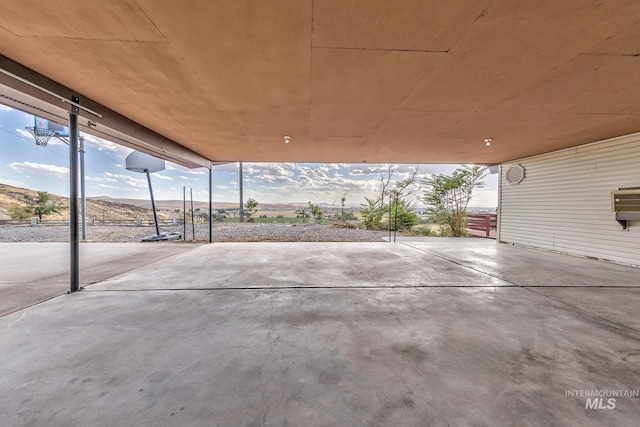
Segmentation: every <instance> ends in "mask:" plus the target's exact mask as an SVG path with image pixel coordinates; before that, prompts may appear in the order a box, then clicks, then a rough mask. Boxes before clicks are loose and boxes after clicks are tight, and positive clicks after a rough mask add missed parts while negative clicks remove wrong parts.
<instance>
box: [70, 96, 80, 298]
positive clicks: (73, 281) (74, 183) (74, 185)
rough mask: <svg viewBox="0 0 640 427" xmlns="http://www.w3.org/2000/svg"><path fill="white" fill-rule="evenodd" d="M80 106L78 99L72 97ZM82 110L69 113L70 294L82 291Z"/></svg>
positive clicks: (78, 109) (74, 106)
mask: <svg viewBox="0 0 640 427" xmlns="http://www.w3.org/2000/svg"><path fill="white" fill-rule="evenodd" d="M71 100H72V101H73V102H74V103H76V104H78V103H79V102H80V99H78V97H75V96H73V97H71ZM79 112H80V108H78V107H77V106H76V105H73V106H72V107H71V112H70V113H69V246H70V256H71V260H70V261H71V262H70V265H69V270H70V271H69V293H73V292H76V291H78V290H79V289H80V241H79V239H78V113H79Z"/></svg>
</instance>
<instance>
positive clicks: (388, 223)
mask: <svg viewBox="0 0 640 427" xmlns="http://www.w3.org/2000/svg"><path fill="white" fill-rule="evenodd" d="M387 231H388V232H389V243H391V194H389V220H388V221H387Z"/></svg>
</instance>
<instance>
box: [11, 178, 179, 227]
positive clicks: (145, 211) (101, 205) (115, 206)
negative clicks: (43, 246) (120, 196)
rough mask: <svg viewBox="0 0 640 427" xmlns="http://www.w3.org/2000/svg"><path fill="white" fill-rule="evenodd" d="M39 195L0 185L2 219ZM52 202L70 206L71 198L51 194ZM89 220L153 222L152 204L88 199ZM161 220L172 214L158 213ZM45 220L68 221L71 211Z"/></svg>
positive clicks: (49, 216)
mask: <svg viewBox="0 0 640 427" xmlns="http://www.w3.org/2000/svg"><path fill="white" fill-rule="evenodd" d="M37 194H38V192H37V191H35V190H29V189H26V188H18V187H12V186H10V185H6V184H0V219H11V217H10V216H9V207H10V206H11V205H13V204H16V205H21V206H24V205H25V201H24V200H25V196H26V197H36V196H37ZM50 200H51V201H52V202H56V203H62V204H63V205H65V206H69V198H68V197H62V196H58V195H55V194H51V197H50ZM86 208H87V218H95V219H96V220H102V219H104V220H130V219H135V218H142V219H143V220H145V221H153V211H152V210H151V202H147V207H144V206H142V205H140V206H138V205H134V204H129V203H120V202H118V201H110V200H93V199H90V198H87V201H86ZM158 216H159V217H160V218H170V213H167V212H158ZM45 219H54V220H56V219H57V220H68V219H69V210H68V209H65V210H64V211H62V213H60V214H55V215H48V216H46V217H45Z"/></svg>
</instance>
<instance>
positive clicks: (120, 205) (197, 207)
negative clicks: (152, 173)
mask: <svg viewBox="0 0 640 427" xmlns="http://www.w3.org/2000/svg"><path fill="white" fill-rule="evenodd" d="M37 193H38V192H37V191H35V190H29V189H26V188H17V187H12V186H10V185H6V184H0V219H10V216H9V207H10V206H11V205H12V204H18V205H25V202H24V199H25V196H28V197H35V196H36V195H37ZM51 201H54V202H57V203H62V204H64V205H65V206H69V199H68V198H67V197H62V196H58V195H55V194H52V195H51ZM258 202H259V201H258ZM86 205H87V218H95V219H96V220H103V219H104V220H130V219H135V218H142V219H143V220H145V221H146V220H149V221H153V211H152V210H151V200H143V199H125V198H112V197H107V196H99V197H87V200H86ZM318 205H320V207H322V208H323V209H324V210H326V211H332V212H337V211H338V210H339V209H340V208H339V206H331V205H329V204H328V203H319V204H318ZM182 207H183V201H182V200H156V209H157V211H158V217H160V218H161V219H162V218H166V219H168V218H171V217H172V216H176V215H177V216H179V215H181V214H182ZM308 207H309V204H308V202H307V203H305V202H298V203H259V204H258V213H257V215H268V216H269V217H272V216H273V217H275V216H278V215H283V216H285V217H295V211H296V210H297V209H300V208H308ZM190 209H191V203H190V202H189V201H187V212H189V210H190ZM193 209H194V211H195V212H208V211H209V203H208V202H201V201H194V202H193ZM218 209H224V210H226V211H228V212H229V213H231V214H232V215H231V216H235V215H237V211H238V210H239V202H238V203H229V202H214V203H213V210H214V211H216V210H218ZM46 219H59V220H66V219H69V210H68V209H67V210H64V211H63V212H62V213H61V214H57V215H49V216H48V217H46Z"/></svg>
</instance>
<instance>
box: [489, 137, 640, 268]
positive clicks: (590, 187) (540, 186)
mask: <svg viewBox="0 0 640 427" xmlns="http://www.w3.org/2000/svg"><path fill="white" fill-rule="evenodd" d="M517 164H521V165H522V166H524V167H525V169H526V176H525V178H524V180H523V181H522V182H521V183H520V184H517V185H513V184H509V182H508V181H507V180H506V178H505V177H506V173H507V171H508V170H509V168H510V167H512V166H514V165H517ZM500 185H501V188H500V225H499V227H500V233H499V238H500V241H502V242H505V243H513V244H518V245H525V246H531V247H536V248H541V249H546V250H552V251H558V252H563V253H570V254H575V255H584V256H591V257H596V258H601V259H606V260H610V261H616V262H621V263H626V264H633V265H640V222H630V223H629V224H630V226H629V227H628V229H627V230H623V229H622V227H621V226H620V225H619V224H618V222H617V221H616V220H615V215H614V213H613V212H611V198H610V192H611V191H614V190H617V189H618V188H620V187H640V133H638V134H633V135H627V136H624V137H620V138H614V139H610V140H606V141H600V142H596V143H593V144H587V145H582V146H580V147H576V148H571V149H566V150H561V151H556V152H553V153H548V154H544V155H540V156H535V157H529V158H526V159H521V160H517V161H513V162H509V163H504V164H503V165H502V167H501V168H500Z"/></svg>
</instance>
